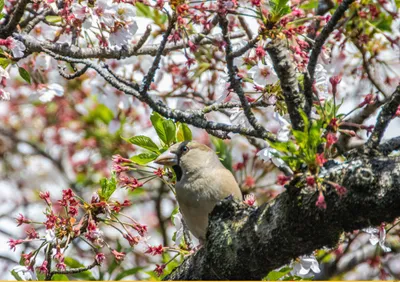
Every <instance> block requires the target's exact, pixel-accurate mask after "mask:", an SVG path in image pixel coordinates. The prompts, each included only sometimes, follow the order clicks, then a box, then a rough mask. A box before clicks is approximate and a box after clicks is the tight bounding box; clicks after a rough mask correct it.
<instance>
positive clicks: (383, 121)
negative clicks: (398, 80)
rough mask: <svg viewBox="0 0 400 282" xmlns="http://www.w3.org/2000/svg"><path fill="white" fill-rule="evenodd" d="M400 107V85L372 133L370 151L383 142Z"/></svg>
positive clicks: (368, 147)
mask: <svg viewBox="0 0 400 282" xmlns="http://www.w3.org/2000/svg"><path fill="white" fill-rule="evenodd" d="M399 105H400V85H399V86H397V89H396V91H395V92H394V93H393V94H392V96H391V97H390V98H389V101H388V102H387V103H386V104H385V105H384V106H383V107H382V110H381V112H380V113H379V115H378V118H377V121H376V124H375V128H374V130H373V131H372V134H371V136H370V137H369V140H368V141H367V143H366V148H367V150H368V151H371V150H373V149H375V148H376V147H377V146H378V145H379V143H380V142H381V139H382V136H383V134H384V133H385V130H386V128H387V126H388V125H389V123H390V121H391V120H392V118H393V116H394V114H395V113H396V111H397V108H398V106H399Z"/></svg>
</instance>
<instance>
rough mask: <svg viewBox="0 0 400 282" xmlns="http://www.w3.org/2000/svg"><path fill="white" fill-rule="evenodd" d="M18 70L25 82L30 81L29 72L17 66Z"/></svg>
mask: <svg viewBox="0 0 400 282" xmlns="http://www.w3.org/2000/svg"><path fill="white" fill-rule="evenodd" d="M18 72H19V75H20V76H21V77H22V78H23V79H24V80H25V81H26V82H28V83H29V84H30V83H31V75H30V74H29V72H28V71H27V70H26V69H24V68H21V67H19V68H18Z"/></svg>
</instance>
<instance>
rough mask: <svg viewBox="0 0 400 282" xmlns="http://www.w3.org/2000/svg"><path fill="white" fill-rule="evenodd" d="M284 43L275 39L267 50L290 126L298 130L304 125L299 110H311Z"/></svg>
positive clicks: (308, 111) (307, 111)
mask: <svg viewBox="0 0 400 282" xmlns="http://www.w3.org/2000/svg"><path fill="white" fill-rule="evenodd" d="M285 44H286V43H285V41H284V40H279V39H275V40H274V41H273V42H271V43H270V44H268V45H267V51H268V54H269V55H270V56H271V59H272V62H273V65H274V68H275V71H276V73H277V74H278V77H279V79H280V81H281V88H282V91H283V96H284V97H285V103H286V105H287V108H288V112H289V115H290V120H291V121H292V126H293V128H294V129H297V130H300V129H302V128H303V126H304V121H303V118H302V116H301V114H300V110H303V111H304V112H305V113H306V114H307V115H308V114H309V113H310V111H311V101H305V98H304V95H303V94H302V93H300V90H299V83H298V81H297V76H296V69H295V66H294V64H293V62H292V60H291V58H290V54H289V51H288V49H287V47H286V45H285Z"/></svg>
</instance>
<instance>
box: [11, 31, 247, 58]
mask: <svg viewBox="0 0 400 282" xmlns="http://www.w3.org/2000/svg"><path fill="white" fill-rule="evenodd" d="M207 33H208V31H207ZM149 35H150V31H149V29H148V30H147V31H146V33H145V34H144V35H143V36H142V37H141V39H140V40H139V42H138V43H136V44H134V45H132V46H123V47H118V46H113V47H109V48H101V47H93V48H80V47H77V46H75V45H69V44H60V43H50V42H40V41H38V40H36V39H35V38H33V37H32V36H29V35H27V34H20V35H19V36H22V37H23V38H24V41H23V42H24V44H25V46H26V48H27V49H28V50H27V51H28V52H31V53H34V52H41V51H42V50H43V49H47V50H49V51H52V52H53V53H56V54H59V55H62V56H66V57H71V58H76V59H99V58H101V59H123V58H129V57H132V56H139V55H150V56H155V55H156V54H157V50H158V48H159V47H160V45H159V44H149V45H146V46H143V44H144V42H145V41H146V40H147V38H148V36H149ZM146 36H147V37H146ZM204 36H205V33H204V34H203V33H200V34H196V35H192V36H190V38H189V39H190V41H193V42H195V43H196V42H198V43H197V44H200V45H210V44H214V43H215V40H216V39H217V38H218V36H208V37H207V38H204ZM230 36H231V38H241V37H243V36H245V33H244V32H243V31H238V32H234V33H233V34H231V35H230ZM185 47H186V43H185V41H184V40H181V41H179V42H177V43H176V44H175V43H168V44H167V45H166V47H165V49H164V52H163V55H166V54H167V53H168V52H171V51H175V50H180V49H182V48H185Z"/></svg>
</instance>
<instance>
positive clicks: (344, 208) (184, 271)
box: [165, 157, 400, 280]
mask: <svg viewBox="0 0 400 282" xmlns="http://www.w3.org/2000/svg"><path fill="white" fill-rule="evenodd" d="M329 166H330V167H329V168H327V169H326V170H325V171H323V172H322V173H321V175H320V176H321V177H323V178H324V179H327V180H330V181H333V182H336V183H338V184H341V185H343V186H344V187H346V188H347V193H346V195H344V196H343V197H342V198H340V197H339V196H338V195H337V194H336V192H335V191H334V188H333V187H330V186H328V185H326V188H327V192H326V193H325V200H326V202H327V209H326V210H320V209H318V208H317V207H316V206H315V202H316V199H317V193H314V194H303V193H300V189H299V188H296V187H295V186H293V185H295V184H293V183H292V186H287V187H286V188H287V191H286V192H284V193H282V194H281V195H279V196H278V197H277V198H276V199H275V200H274V201H272V202H270V203H267V204H264V205H262V206H261V207H259V208H251V207H247V206H245V205H244V204H243V203H236V202H233V201H232V200H230V199H226V200H224V201H222V202H221V203H220V204H219V205H217V207H216V208H215V209H214V211H213V212H212V214H211V215H210V225H209V230H208V234H207V236H208V237H207V242H206V244H205V245H204V246H203V247H202V248H201V249H200V250H199V251H198V252H197V253H195V254H194V255H192V256H190V257H188V258H187V259H186V260H185V261H184V262H183V263H182V264H181V265H180V266H179V267H177V268H176V269H175V270H174V271H173V272H172V273H171V274H170V275H168V276H167V277H166V278H165V279H166V280H196V279H197V280H207V279H212V280H214V279H215V280H228V279H229V280H244V279H246V280H247V279H251V280H256V279H257V280H259V279H261V278H263V277H264V276H265V275H266V274H267V273H268V272H269V271H271V270H273V269H275V268H278V267H280V266H282V265H284V264H287V263H289V262H290V260H291V259H293V258H296V257H298V256H300V255H304V254H309V253H311V252H312V251H314V250H316V249H319V248H322V247H334V246H335V245H336V244H337V243H338V239H339V236H340V234H341V233H342V232H343V231H352V230H357V229H361V228H364V227H368V226H371V225H379V224H380V223H381V222H383V221H392V220H393V219H394V218H395V217H398V216H400V191H399V189H400V158H399V157H379V158H378V157H377V158H373V159H358V160H353V161H351V162H346V163H342V164H337V163H332V162H330V165H329ZM298 184H299V185H298V186H301V185H300V184H301V183H300V182H298Z"/></svg>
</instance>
